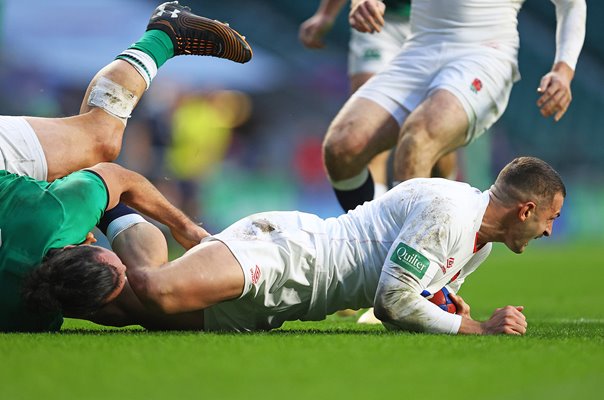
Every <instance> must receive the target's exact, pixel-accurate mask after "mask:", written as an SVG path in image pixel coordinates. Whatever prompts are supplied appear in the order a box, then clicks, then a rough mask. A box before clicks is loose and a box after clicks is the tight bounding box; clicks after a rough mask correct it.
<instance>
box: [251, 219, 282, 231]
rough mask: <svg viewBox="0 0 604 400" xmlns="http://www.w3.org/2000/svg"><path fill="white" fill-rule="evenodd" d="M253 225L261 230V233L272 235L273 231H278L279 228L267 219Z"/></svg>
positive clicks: (257, 221) (256, 221)
mask: <svg viewBox="0 0 604 400" xmlns="http://www.w3.org/2000/svg"><path fill="white" fill-rule="evenodd" d="M252 225H253V226H255V227H256V228H258V229H260V231H261V232H264V233H271V232H272V231H274V230H276V229H277V227H276V226H275V225H274V224H273V223H272V222H270V221H268V220H266V219H257V220H255V221H253V222H252Z"/></svg>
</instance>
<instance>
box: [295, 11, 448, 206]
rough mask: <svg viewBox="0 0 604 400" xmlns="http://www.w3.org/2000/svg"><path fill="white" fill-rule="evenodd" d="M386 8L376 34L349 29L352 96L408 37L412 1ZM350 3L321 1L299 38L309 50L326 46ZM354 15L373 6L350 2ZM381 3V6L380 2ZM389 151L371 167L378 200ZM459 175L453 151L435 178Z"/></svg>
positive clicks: (439, 165)
mask: <svg viewBox="0 0 604 400" xmlns="http://www.w3.org/2000/svg"><path fill="white" fill-rule="evenodd" d="M381 1H382V2H383V3H384V5H385V6H386V9H385V12H384V15H383V21H380V22H382V25H380V24H376V25H375V32H372V33H365V32H359V31H358V30H356V29H353V28H351V29H350V41H349V44H348V77H349V79H350V93H354V92H356V91H357V89H358V88H360V87H361V86H362V85H363V84H364V83H365V82H367V80H368V79H369V78H371V77H372V76H373V75H374V74H375V73H377V72H379V71H380V70H382V69H384V68H385V67H386V66H387V65H388V63H389V62H390V60H392V59H393V58H394V56H396V54H398V52H399V51H400V50H401V48H402V46H403V44H404V43H405V40H406V39H407V37H408V36H409V12H410V9H411V1H410V0H381ZM347 2H348V0H321V1H320V3H319V7H318V8H317V10H316V12H315V14H314V15H313V16H312V17H310V18H309V19H307V20H306V21H304V22H303V23H302V24H301V25H300V31H299V37H300V41H301V42H302V44H303V45H304V46H306V47H308V48H310V49H321V48H323V47H325V43H324V41H323V39H324V37H325V35H326V34H327V33H328V32H329V31H330V30H331V28H332V27H333V24H334V21H335V19H336V17H337V16H338V14H339V13H340V11H341V10H342V8H343V6H344V4H346V3H347ZM350 3H351V10H352V11H351V12H355V11H356V9H357V7H371V6H372V3H370V4H367V3H365V2H362V1H359V0H351V2H350ZM380 4H381V3H380ZM389 155H390V150H386V151H383V152H381V153H379V154H377V155H376V156H375V157H373V158H372V159H371V161H370V162H369V164H368V168H369V171H371V176H372V178H373V183H374V196H373V198H377V197H378V196H381V195H382V194H384V193H386V191H387V190H388V171H387V163H388V157H389ZM456 175H457V157H456V154H455V153H454V152H452V153H449V154H447V155H445V156H443V157H442V158H441V159H439V160H438V161H437V163H436V165H435V167H434V169H433V171H432V176H435V177H443V178H449V179H454V178H455V176H456Z"/></svg>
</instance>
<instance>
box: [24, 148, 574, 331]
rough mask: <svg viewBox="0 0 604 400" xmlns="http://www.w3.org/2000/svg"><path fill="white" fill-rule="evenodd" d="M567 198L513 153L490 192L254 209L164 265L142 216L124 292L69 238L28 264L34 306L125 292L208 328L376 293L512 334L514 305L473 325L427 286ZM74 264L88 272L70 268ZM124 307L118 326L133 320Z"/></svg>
mask: <svg viewBox="0 0 604 400" xmlns="http://www.w3.org/2000/svg"><path fill="white" fill-rule="evenodd" d="M565 195H566V189H565V187H564V184H563V182H562V180H561V178H560V176H559V175H558V174H557V172H556V171H554V170H553V168H552V167H551V166H549V165H548V164H547V163H545V162H544V161H542V160H539V159H537V158H533V157H521V158H518V159H515V160H513V161H512V162H511V163H509V164H508V165H507V166H506V167H505V168H504V169H503V170H502V171H501V173H500V174H499V176H498V178H497V180H496V181H495V183H494V184H493V186H492V187H491V188H490V189H489V190H486V191H484V192H480V191H479V190H478V189H475V188H472V187H471V186H469V185H467V184H465V183H460V182H454V181H449V180H445V179H439V178H418V179H413V180H409V181H407V182H404V183H402V184H400V185H398V186H396V187H395V188H393V189H392V190H390V191H389V192H388V193H386V194H385V195H383V196H381V197H380V198H378V199H376V200H374V201H372V202H369V203H366V204H364V205H363V206H360V207H358V208H356V209H355V210H353V211H351V212H349V213H347V214H345V215H342V216H340V217H338V218H329V219H326V220H323V219H321V218H319V217H317V216H315V215H311V214H305V213H300V212H267V213H260V214H255V215H252V216H250V217H247V218H244V219H242V220H240V221H238V222H236V223H235V224H233V225H231V226H230V227H229V228H227V229H226V230H225V231H223V232H222V233H220V234H217V235H215V236H210V237H207V238H205V239H204V240H202V242H201V243H200V244H199V245H197V246H195V247H193V248H192V249H190V250H189V251H188V252H187V253H185V254H184V255H183V256H182V257H180V258H178V259H176V260H174V261H171V262H167V263H164V264H162V265H161V266H160V267H159V268H158V265H157V264H156V265H153V262H152V261H150V260H152V259H153V257H151V256H150V254H152V253H153V252H154V251H157V250H160V251H165V250H161V247H162V246H161V243H159V244H158V243H157V241H154V240H150V241H149V242H147V238H146V236H145V232H144V231H145V230H153V229H154V228H153V227H152V226H151V225H149V224H146V225H145V224H143V223H141V224H142V225H141V224H138V225H134V227H139V228H137V229H140V232H139V234H138V235H136V234H135V235H134V237H133V238H131V239H129V240H122V245H124V246H126V247H127V248H130V251H126V252H125V254H127V255H128V256H129V259H128V261H127V276H128V281H127V285H126V286H127V289H128V290H127V291H122V287H123V282H124V279H123V274H124V270H126V268H125V267H124V265H123V264H122V262H121V261H120V259H119V258H117V257H116V256H115V254H114V253H112V252H111V251H109V250H107V249H103V248H100V247H99V248H97V251H96V252H90V251H88V249H85V247H86V246H74V247H70V248H68V249H65V250H63V251H62V252H61V253H62V255H61V257H62V260H61V261H60V262H59V261H56V260H52V259H49V260H47V262H45V263H43V264H42V266H41V267H40V273H38V274H35V275H32V279H30V280H29V283H28V285H27V292H28V293H29V294H30V296H29V298H28V300H29V302H30V304H31V303H32V301H33V303H36V302H37V304H33V305H34V306H36V307H37V308H41V309H44V307H48V305H50V304H52V305H55V306H56V307H59V308H60V310H58V311H63V312H67V313H69V310H72V309H73V307H76V308H77V307H80V308H78V310H79V312H80V313H81V314H82V316H83V317H87V318H89V317H90V316H94V315H95V313H96V312H98V310H99V309H101V312H102V306H103V305H105V304H106V303H107V300H108V299H113V298H115V300H114V301H113V302H111V303H110V304H109V305H107V306H106V307H113V308H115V309H118V310H120V309H127V310H136V307H140V306H141V304H138V305H137V306H131V302H132V291H131V289H133V290H134V293H136V295H137V296H138V298H139V299H140V300H141V301H142V304H143V305H145V306H146V307H147V309H150V310H155V311H159V312H160V313H163V314H177V313H181V312H197V313H198V314H197V316H198V317H199V319H198V320H197V325H194V326H193V327H194V328H196V329H204V330H209V331H214V330H234V331H254V330H266V329H272V328H278V327H280V326H281V325H282V324H283V322H285V321H290V320H298V319H299V320H322V319H324V318H325V316H326V315H328V314H331V313H333V312H334V311H337V310H340V309H344V308H362V307H369V306H372V305H374V304H375V311H376V315H377V316H378V317H379V318H380V319H381V320H382V321H383V322H384V323H385V325H386V326H387V327H389V328H393V329H402V330H407V331H419V332H434V333H449V334H454V333H464V334H495V333H505V334H518V335H520V334H524V333H525V332H526V327H527V323H526V319H525V317H524V315H523V314H522V307H520V306H518V307H516V306H506V307H502V308H498V309H496V310H495V311H494V313H493V315H492V316H491V318H490V319H488V320H487V321H484V322H479V321H474V320H473V319H472V318H471V316H470V309H469V306H468V305H467V304H466V303H465V302H464V301H463V299H462V298H461V297H459V296H456V295H453V296H452V298H453V301H454V302H455V304H456V306H457V314H450V313H447V312H445V311H443V310H442V309H440V308H439V307H438V306H436V305H435V304H433V303H431V302H430V301H428V300H427V299H426V298H425V297H424V295H426V294H427V293H435V292H436V291H438V290H440V289H441V288H443V287H444V286H448V289H449V290H450V291H451V292H452V293H456V292H457V291H458V290H459V288H460V286H461V285H462V283H463V282H464V280H465V279H466V278H467V276H468V275H469V274H471V273H472V272H473V271H474V270H476V268H478V266H479V265H480V264H481V263H482V262H483V261H484V260H485V259H486V258H487V256H488V255H489V252H490V251H491V243H492V242H502V243H504V244H505V245H506V246H507V247H508V248H509V249H510V250H512V251H514V252H516V253H521V252H523V251H524V249H525V247H526V246H527V245H528V242H529V241H530V240H532V239H535V238H540V237H542V236H550V235H551V233H552V229H553V227H552V225H553V222H554V220H555V219H556V218H557V217H558V216H559V215H560V211H561V208H562V204H563V202H564V197H565ZM83 249H84V250H83ZM84 252H85V254H87V255H83V254H84ZM137 254H139V255H141V258H140V259H139V260H138V261H141V260H142V262H137V260H136V255H137ZM90 257H92V258H93V259H94V260H96V261H97V262H99V263H101V264H105V265H106V268H110V269H113V270H115V271H116V272H115V273H116V274H119V275H120V277H116V279H114V280H110V281H108V282H107V284H106V286H105V287H104V288H103V290H102V293H99V292H98V291H99V290H100V289H99V288H100V285H98V282H95V279H94V277H91V276H90V275H89V271H90V269H91V268H89V266H90V263H89V262H90V261H91V260H90ZM133 257H134V258H133ZM83 258H87V260H83ZM94 260H93V261H94ZM80 263H84V264H82V267H81V268H79V267H78V266H79V265H80ZM80 274H84V275H85V276H86V279H83V278H82V279H76V277H79V276H80ZM91 282H93V283H94V287H95V288H96V289H95V290H96V291H97V292H96V293H95V296H98V298H99V299H103V300H102V301H100V302H97V304H96V305H94V306H90V307H91V308H90V309H89V310H82V309H81V305H80V303H78V304H73V303H74V300H73V298H71V296H72V293H76V292H77V293H78V296H80V297H78V299H81V296H82V295H91V294H90V292H91V291H90V289H89V288H87V287H86V285H88V284H90V283H91ZM117 282H119V283H117ZM74 284H75V286H76V287H70V285H72V286H73V285H74ZM120 291H122V292H121V293H120ZM99 295H101V296H99ZM87 304H89V303H88V302H87ZM128 307H130V308H128ZM47 311H48V310H47ZM54 311H57V310H54ZM129 312H130V311H125V312H123V313H122V314H121V317H120V318H121V319H120V318H118V320H119V321H116V322H114V323H115V324H120V325H123V324H127V323H129V321H131V322H134V321H136V318H135V315H133V314H131V315H128V313H129ZM117 314H119V312H118V313H117ZM190 315H191V314H189V315H188V318H190ZM129 318H130V319H129ZM189 323H190V320H189Z"/></svg>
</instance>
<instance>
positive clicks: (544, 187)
mask: <svg viewBox="0 0 604 400" xmlns="http://www.w3.org/2000/svg"><path fill="white" fill-rule="evenodd" d="M495 185H496V186H497V185H502V186H503V187H505V190H506V191H511V192H514V193H508V194H509V195H510V196H511V197H519V196H521V195H529V196H537V197H539V198H540V199H544V200H546V201H552V200H553V199H554V196H555V195H556V194H557V193H561V194H562V196H563V197H566V187H565V186H564V182H562V178H561V177H560V175H559V174H558V172H556V170H554V168H552V166H551V165H549V164H548V163H546V162H545V161H543V160H541V159H539V158H537V157H518V158H516V159H514V160H512V161H511V162H510V163H509V164H508V165H506V166H505V167H504V168H503V169H502V170H501V172H500V173H499V176H498V177H497V180H496V181H495ZM503 187H502V189H503ZM517 200H522V201H526V200H528V199H526V198H520V199H518V198H517Z"/></svg>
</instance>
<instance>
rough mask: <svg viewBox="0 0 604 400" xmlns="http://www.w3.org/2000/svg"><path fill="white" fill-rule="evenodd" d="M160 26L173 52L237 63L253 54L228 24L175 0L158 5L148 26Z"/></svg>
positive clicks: (241, 37)
mask: <svg viewBox="0 0 604 400" xmlns="http://www.w3.org/2000/svg"><path fill="white" fill-rule="evenodd" d="M151 29H159V30H161V31H163V32H165V33H166V34H168V36H170V39H172V43H173V44H174V55H181V54H190V55H197V56H213V57H219V58H226V59H228V60H232V61H235V62H238V63H245V62H248V61H249V60H250V59H251V58H252V48H251V47H250V45H249V44H248V43H247V42H246V41H245V37H244V36H241V35H240V34H239V33H237V32H236V31H235V30H234V29H232V28H230V27H229V25H228V24H225V23H223V22H220V21H216V20H212V19H208V18H204V17H200V16H198V15H195V14H193V13H192V12H191V9H190V8H189V7H186V6H181V5H180V4H178V1H170V2H167V3H163V4H161V5H159V6H158V7H157V8H156V9H155V11H153V14H152V15H151V19H150V20H149V24H148V25H147V30H151Z"/></svg>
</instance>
